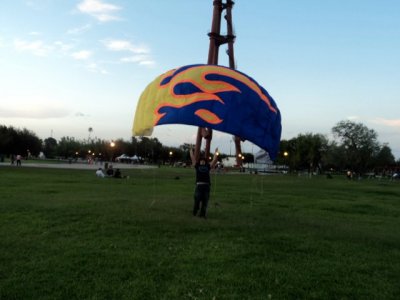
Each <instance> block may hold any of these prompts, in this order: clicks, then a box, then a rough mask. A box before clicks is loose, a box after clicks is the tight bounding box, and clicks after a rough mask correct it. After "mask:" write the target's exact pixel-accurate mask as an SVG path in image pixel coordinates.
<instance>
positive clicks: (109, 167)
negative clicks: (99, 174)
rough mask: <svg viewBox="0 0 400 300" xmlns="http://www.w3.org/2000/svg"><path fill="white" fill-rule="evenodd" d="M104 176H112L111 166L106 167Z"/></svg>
mask: <svg viewBox="0 0 400 300" xmlns="http://www.w3.org/2000/svg"><path fill="white" fill-rule="evenodd" d="M106 174H107V176H110V177H112V176H114V169H113V166H112V165H109V166H108V168H107V171H106Z"/></svg>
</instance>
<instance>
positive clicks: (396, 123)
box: [373, 118, 400, 128]
mask: <svg viewBox="0 0 400 300" xmlns="http://www.w3.org/2000/svg"><path fill="white" fill-rule="evenodd" d="M373 122H374V123H375V124H380V125H385V126H389V127H399V128H400V119H383V118H378V119H375V120H373Z"/></svg>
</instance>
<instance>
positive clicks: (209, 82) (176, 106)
mask: <svg viewBox="0 0 400 300" xmlns="http://www.w3.org/2000/svg"><path fill="white" fill-rule="evenodd" d="M162 124H187V125H194V126H200V127H207V128H212V129H215V130H219V131H223V132H226V133H231V134H233V135H236V136H238V137H240V138H241V139H242V140H248V141H250V142H252V143H254V144H256V145H257V146H259V147H260V148H262V149H264V150H266V151H267V152H268V153H269V155H270V157H271V159H274V158H275V157H276V155H277V153H278V151H279V142H280V137H281V130H282V128H281V115H280V112H279V109H278V107H277V106H276V103H275V101H274V100H273V99H272V97H271V96H270V95H269V94H268V92H267V91H266V90H265V89H264V88H262V87H261V86H260V85H259V84H258V83H257V82H256V81H255V80H253V79H252V78H251V77H249V76H247V75H245V74H243V73H241V72H238V71H236V70H233V69H230V68H227V67H222V66H216V65H189V66H183V67H180V68H178V69H173V70H170V71H168V72H166V73H164V74H162V75H161V76H159V77H157V78H156V79H155V80H154V81H153V82H152V83H150V84H149V85H148V86H147V87H146V89H145V90H144V92H143V93H142V95H141V96H140V99H139V102H138V105H137V108H136V114H135V120H134V124H133V130H132V132H133V135H134V136H143V135H151V134H152V132H153V127H154V126H156V125H162Z"/></svg>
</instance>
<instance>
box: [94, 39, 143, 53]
mask: <svg viewBox="0 0 400 300" xmlns="http://www.w3.org/2000/svg"><path fill="white" fill-rule="evenodd" d="M102 42H103V44H104V45H105V46H106V47H107V49H109V50H111V51H129V52H132V53H135V54H148V53H150V49H149V48H148V47H147V46H144V45H134V44H132V43H131V42H130V41H126V40H104V41H102Z"/></svg>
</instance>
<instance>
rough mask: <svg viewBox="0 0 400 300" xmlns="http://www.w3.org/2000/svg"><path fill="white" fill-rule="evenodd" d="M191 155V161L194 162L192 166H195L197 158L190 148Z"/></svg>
mask: <svg viewBox="0 0 400 300" xmlns="http://www.w3.org/2000/svg"><path fill="white" fill-rule="evenodd" d="M189 153H190V159H191V160H192V166H194V165H195V164H196V157H195V156H194V152H193V148H190V150H189Z"/></svg>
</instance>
